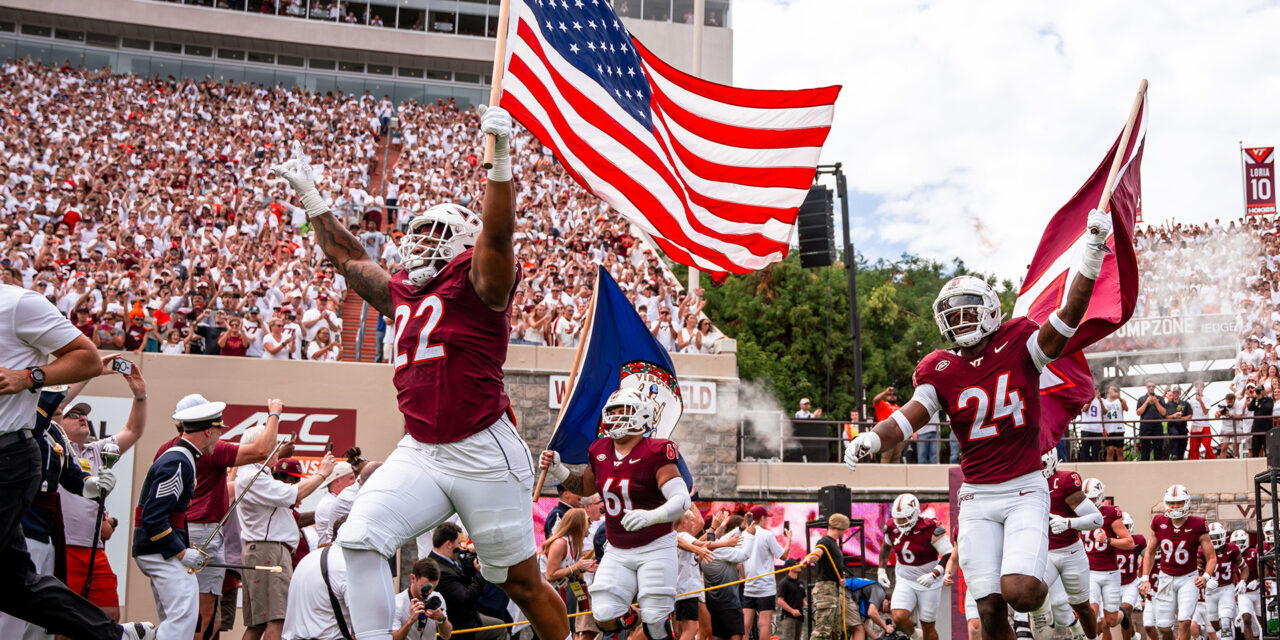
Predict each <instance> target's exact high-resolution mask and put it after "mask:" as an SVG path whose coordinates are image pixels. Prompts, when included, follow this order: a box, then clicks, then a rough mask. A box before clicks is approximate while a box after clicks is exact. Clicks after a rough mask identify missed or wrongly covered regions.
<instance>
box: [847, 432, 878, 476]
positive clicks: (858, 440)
mask: <svg viewBox="0 0 1280 640" xmlns="http://www.w3.org/2000/svg"><path fill="white" fill-rule="evenodd" d="M875 453H880V436H879V435H878V434H876V432H874V431H868V432H866V433H859V434H858V435H857V437H855V438H854V439H853V442H850V443H849V446H848V447H845V450H844V463H845V464H846V465H849V468H850V469H857V468H858V461H859V460H861V459H863V458H865V457H867V456H869V455H872V454H875Z"/></svg>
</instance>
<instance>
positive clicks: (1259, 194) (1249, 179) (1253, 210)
mask: <svg viewBox="0 0 1280 640" xmlns="http://www.w3.org/2000/svg"><path fill="white" fill-rule="evenodd" d="M1275 187H1276V156H1275V147H1257V148H1254V149H1244V212H1245V213H1246V214H1248V215H1251V216H1260V215H1264V214H1272V213H1275V212H1276V188H1275Z"/></svg>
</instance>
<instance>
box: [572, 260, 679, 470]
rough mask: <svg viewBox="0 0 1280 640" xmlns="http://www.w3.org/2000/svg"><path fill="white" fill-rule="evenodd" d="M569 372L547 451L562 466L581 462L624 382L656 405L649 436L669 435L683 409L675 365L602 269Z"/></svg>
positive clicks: (625, 297) (597, 277) (619, 289)
mask: <svg viewBox="0 0 1280 640" xmlns="http://www.w3.org/2000/svg"><path fill="white" fill-rule="evenodd" d="M579 339H580V341H581V344H580V346H579V348H578V349H579V351H578V355H577V357H576V358H575V362H574V371H573V374H572V375H571V377H570V380H569V387H568V389H567V390H566V392H565V398H564V404H563V405H562V406H561V408H560V414H559V416H558V417H557V419H556V425H555V430H554V431H553V433H552V436H551V444H550V445H548V447H547V448H548V449H551V450H553V451H557V452H559V453H560V459H561V460H563V461H564V462H565V464H585V463H586V462H587V456H588V454H587V449H588V448H589V447H590V446H591V443H592V442H595V440H596V438H597V437H598V436H599V429H600V411H601V410H602V409H603V408H604V404H605V401H607V400H608V399H609V395H610V394H612V393H613V392H614V391H617V390H618V389H619V388H620V387H621V386H622V385H624V384H626V385H629V386H634V387H636V388H638V389H641V390H642V391H643V392H644V393H645V394H647V395H649V396H650V397H651V398H652V399H653V400H654V402H655V403H656V404H657V405H658V407H659V414H658V418H657V429H656V433H655V435H656V436H657V437H660V438H666V437H669V436H670V435H671V431H672V430H673V429H674V428H675V424H676V421H678V420H679V419H680V414H681V413H682V412H683V410H684V405H683V401H682V400H681V396H680V387H679V384H678V382H677V381H676V378H675V366H674V365H672V363H671V356H670V354H668V353H667V350H666V349H664V348H662V345H660V344H658V341H657V339H655V338H654V337H653V334H652V333H650V332H649V327H648V326H647V325H646V324H645V322H644V320H642V319H641V318H640V314H638V313H636V310H635V308H634V307H632V306H631V302H630V301H629V300H627V296H626V294H624V293H623V292H622V289H621V288H619V287H618V283H616V282H614V281H613V278H611V277H609V272H608V271H605V269H604V268H603V267H600V268H599V272H598V273H597V275H596V290H595V295H594V296H593V297H592V308H591V313H590V315H589V316H588V319H587V321H586V323H584V326H583V329H582V333H581V335H580V336H579Z"/></svg>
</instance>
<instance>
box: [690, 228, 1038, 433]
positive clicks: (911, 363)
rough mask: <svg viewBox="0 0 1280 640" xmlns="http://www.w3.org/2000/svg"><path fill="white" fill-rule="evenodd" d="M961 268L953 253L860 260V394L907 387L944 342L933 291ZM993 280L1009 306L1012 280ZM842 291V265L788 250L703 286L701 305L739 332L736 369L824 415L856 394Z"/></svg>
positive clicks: (843, 408)
mask: <svg viewBox="0 0 1280 640" xmlns="http://www.w3.org/2000/svg"><path fill="white" fill-rule="evenodd" d="M966 273H970V271H969V270H968V269H967V268H966V267H965V265H964V264H963V263H962V262H960V261H956V262H955V263H953V264H952V265H950V266H944V265H943V264H941V263H938V262H934V261H931V260H924V259H922V258H919V257H916V256H912V255H906V254H904V255H903V256H901V257H900V258H899V259H897V260H894V261H887V260H879V261H877V262H876V263H874V264H867V263H866V262H865V260H859V263H858V273H857V281H858V282H857V284H858V313H859V315H860V316H861V318H860V319H861V324H862V365H863V384H864V385H865V386H866V389H867V402H870V398H871V397H872V396H874V395H875V394H876V393H878V392H879V391H880V390H881V389H883V388H884V387H886V386H889V385H893V386H896V387H898V388H900V389H902V390H903V393H909V389H910V386H911V374H912V371H913V370H914V368H915V365H916V363H917V362H919V361H920V359H921V358H922V357H924V356H925V355H926V354H928V353H929V352H930V351H932V350H934V349H936V348H939V347H942V346H944V342H943V340H942V336H941V335H940V334H939V333H938V328H937V324H936V323H935V322H934V319H933V311H932V305H933V300H934V298H935V297H936V296H937V293H938V291H939V290H940V289H941V288H942V285H943V284H945V283H946V281H947V280H949V279H950V278H952V277H954V276H956V275H961V274H966ZM978 275H980V274H978ZM988 280H991V279H990V278H988ZM997 290H998V291H999V292H1000V297H1001V304H1002V305H1003V308H1004V309H1005V311H1006V312H1008V311H1010V310H1012V309H1013V302H1014V298H1015V296H1016V289H1014V284H1013V282H1012V281H1008V280H1006V281H1004V282H1003V283H1001V284H1000V286H999V287H997ZM848 295H849V289H848V276H847V273H846V271H845V268H844V265H842V264H839V263H837V264H835V265H832V266H831V267H825V268H821V269H802V268H801V267H800V259H799V256H798V254H796V253H795V252H793V253H792V254H791V255H790V256H788V257H787V259H786V260H783V261H782V262H779V263H775V264H773V265H771V266H769V267H768V268H766V269H762V270H760V271H757V272H755V273H751V274H746V275H735V276H730V277H729V279H728V280H726V281H725V282H724V283H723V284H722V285H720V286H718V287H708V288H707V294H706V298H707V308H706V312H707V315H708V316H710V317H711V319H712V321H713V322H715V323H716V326H717V327H718V328H719V329H720V330H721V331H723V332H724V333H725V334H726V335H727V336H729V337H731V338H734V339H736V340H737V341H738V375H739V377H740V378H742V379H743V380H754V381H757V382H761V383H763V384H764V385H765V386H766V387H767V388H768V389H770V390H771V391H772V392H773V393H774V394H775V395H776V396H777V398H778V399H779V400H780V401H781V402H782V403H783V406H785V407H796V406H797V405H798V403H799V400H800V398H802V397H809V398H812V399H813V400H814V406H815V407H822V408H823V409H825V410H826V414H825V415H826V416H830V417H832V418H835V419H839V418H842V417H844V416H847V415H848V414H849V411H850V410H851V409H853V408H855V397H856V395H855V392H854V377H853V338H852V336H851V335H850V328H849V298H848Z"/></svg>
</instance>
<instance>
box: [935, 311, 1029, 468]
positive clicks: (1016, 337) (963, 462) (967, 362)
mask: <svg viewBox="0 0 1280 640" xmlns="http://www.w3.org/2000/svg"><path fill="white" fill-rule="evenodd" d="M1039 330H1040V326H1039V325H1037V324H1036V323H1035V322H1033V321H1031V320H1029V319H1027V318H1025V317H1023V318H1013V319H1011V320H1009V321H1007V322H1005V323H1004V324H1003V325H1001V326H1000V328H999V329H997V330H996V332H995V333H993V334H991V338H990V341H989V342H988V343H987V347H986V349H984V350H983V352H982V354H981V355H979V356H978V357H976V358H966V357H964V356H962V355H960V354H959V352H958V350H957V351H946V350H942V349H939V350H937V351H934V352H933V353H931V354H929V355H928V356H925V358H924V359H923V360H921V361H920V364H919V365H917V366H916V371H915V375H914V377H913V384H915V386H916V387H919V386H920V385H923V384H929V385H932V386H933V388H934V390H935V391H936V392H937V397H938V402H939V404H941V405H942V406H943V407H945V408H946V410H947V415H949V416H951V424H952V425H953V426H952V429H953V432H954V433H955V434H956V438H957V439H958V440H959V441H960V450H961V451H962V452H963V453H964V455H963V457H962V458H961V459H960V470H961V471H962V472H963V473H964V481H965V482H966V483H969V484H999V483H1001V482H1004V481H1006V480H1012V479H1013V478H1017V477H1019V476H1023V475H1026V474H1028V473H1032V472H1035V471H1039V470H1040V453H1041V449H1040V368H1041V367H1042V366H1043V365H1040V364H1037V362H1036V359H1035V357H1034V356H1032V354H1031V349H1030V344H1031V341H1032V340H1036V336H1037V335H1038V332H1039Z"/></svg>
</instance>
